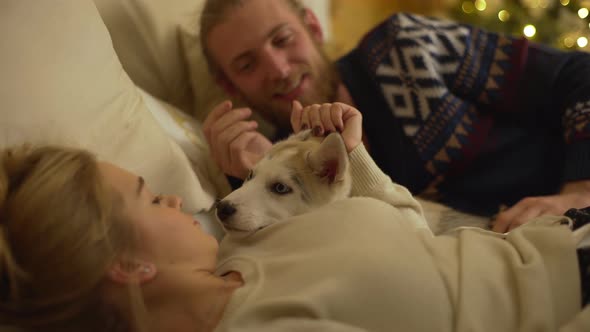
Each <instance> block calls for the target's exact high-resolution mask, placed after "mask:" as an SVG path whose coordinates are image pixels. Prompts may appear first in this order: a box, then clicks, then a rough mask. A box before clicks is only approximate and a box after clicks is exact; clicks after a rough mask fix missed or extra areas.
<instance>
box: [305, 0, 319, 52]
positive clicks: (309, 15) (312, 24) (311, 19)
mask: <svg viewBox="0 0 590 332" xmlns="http://www.w3.org/2000/svg"><path fill="white" fill-rule="evenodd" d="M303 23H304V24H305V25H306V26H307V28H308V29H309V32H310V33H311V37H312V38H313V39H314V40H315V42H316V43H318V44H320V45H322V44H323V43H324V31H323V30H322V25H321V24H320V20H319V19H318V17H317V16H316V15H315V14H314V13H313V11H311V9H309V8H305V13H304V14H303Z"/></svg>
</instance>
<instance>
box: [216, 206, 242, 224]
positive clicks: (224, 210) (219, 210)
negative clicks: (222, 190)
mask: <svg viewBox="0 0 590 332" xmlns="http://www.w3.org/2000/svg"><path fill="white" fill-rule="evenodd" d="M236 211H237V209H236V207H235V206H234V205H233V204H232V203H230V202H227V201H219V202H218V203H217V206H216V209H215V213H216V214H217V218H219V220H220V221H221V222H222V223H226V222H227V220H228V219H229V218H230V217H231V216H233V215H234V214H235V213H236Z"/></svg>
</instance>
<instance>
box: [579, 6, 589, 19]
mask: <svg viewBox="0 0 590 332" xmlns="http://www.w3.org/2000/svg"><path fill="white" fill-rule="evenodd" d="M588 14H590V11H588V8H580V10H578V16H580V18H586V17H588Z"/></svg>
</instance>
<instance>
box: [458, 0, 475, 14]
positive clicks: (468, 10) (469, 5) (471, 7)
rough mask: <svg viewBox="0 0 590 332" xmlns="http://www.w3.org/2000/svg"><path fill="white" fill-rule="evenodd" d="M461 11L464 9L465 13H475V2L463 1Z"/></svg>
mask: <svg viewBox="0 0 590 332" xmlns="http://www.w3.org/2000/svg"><path fill="white" fill-rule="evenodd" d="M461 9H463V11H464V12H465V13H467V14H471V13H473V12H474V11H475V5H473V2H471V1H463V4H462V5H461Z"/></svg>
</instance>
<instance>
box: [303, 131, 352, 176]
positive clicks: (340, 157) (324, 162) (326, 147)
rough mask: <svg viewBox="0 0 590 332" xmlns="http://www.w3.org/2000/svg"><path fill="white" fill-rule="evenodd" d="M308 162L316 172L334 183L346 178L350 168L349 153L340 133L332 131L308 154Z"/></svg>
mask: <svg viewBox="0 0 590 332" xmlns="http://www.w3.org/2000/svg"><path fill="white" fill-rule="evenodd" d="M307 163H308V165H309V167H311V169H312V170H313V172H314V174H316V175H318V176H319V177H321V178H325V179H326V180H327V181H328V183H330V184H332V183H334V182H338V181H341V180H343V179H344V174H345V173H346V170H347V169H348V153H347V152H346V146H344V141H343V140H342V137H341V136H340V134H338V133H332V134H330V135H328V137H326V138H325V139H324V140H323V141H322V143H321V144H320V145H319V146H318V147H317V148H315V149H314V150H312V151H311V152H310V153H309V154H308V155H307Z"/></svg>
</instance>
